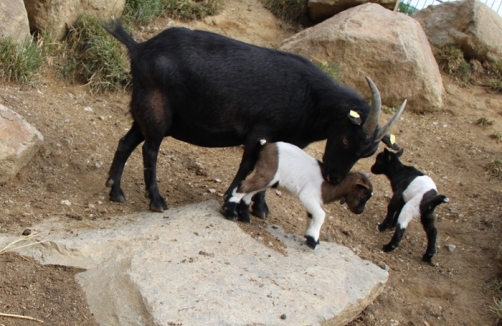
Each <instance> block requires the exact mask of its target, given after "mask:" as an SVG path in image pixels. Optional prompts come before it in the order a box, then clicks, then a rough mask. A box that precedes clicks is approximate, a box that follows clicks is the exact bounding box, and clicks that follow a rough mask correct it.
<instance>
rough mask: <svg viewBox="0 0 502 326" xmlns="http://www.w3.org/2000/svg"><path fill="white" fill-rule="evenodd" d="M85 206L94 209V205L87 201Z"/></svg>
mask: <svg viewBox="0 0 502 326" xmlns="http://www.w3.org/2000/svg"><path fill="white" fill-rule="evenodd" d="M87 208H90V209H94V208H96V206H95V205H94V204H91V203H89V204H87Z"/></svg>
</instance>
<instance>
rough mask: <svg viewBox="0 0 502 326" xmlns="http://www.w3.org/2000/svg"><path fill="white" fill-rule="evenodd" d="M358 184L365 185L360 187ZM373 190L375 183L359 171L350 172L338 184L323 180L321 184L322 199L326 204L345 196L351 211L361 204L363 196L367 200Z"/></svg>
mask: <svg viewBox="0 0 502 326" xmlns="http://www.w3.org/2000/svg"><path fill="white" fill-rule="evenodd" d="M357 185H360V186H363V187H358V186H357ZM372 192H373V185H372V183H371V181H370V180H369V178H368V177H367V176H365V175H363V174H362V173H359V172H349V174H347V176H346V177H345V179H343V180H342V182H340V183H339V184H337V185H332V184H330V183H328V182H326V181H323V183H322V185H321V194H322V201H323V203H324V204H328V203H331V202H334V201H336V200H339V199H342V198H344V197H345V202H346V203H347V206H349V209H350V210H351V211H354V210H355V209H357V207H359V206H360V205H361V198H364V199H365V201H367V200H368V199H369V198H370V197H371V196H370V194H371V193H372Z"/></svg>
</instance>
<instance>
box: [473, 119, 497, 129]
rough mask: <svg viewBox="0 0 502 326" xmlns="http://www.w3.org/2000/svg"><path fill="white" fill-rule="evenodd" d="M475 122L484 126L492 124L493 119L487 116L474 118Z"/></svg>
mask: <svg viewBox="0 0 502 326" xmlns="http://www.w3.org/2000/svg"><path fill="white" fill-rule="evenodd" d="M476 124H477V125H478V126H480V127H482V128H486V127H488V126H491V125H492V124H493V120H488V118H485V117H481V118H479V119H478V120H476Z"/></svg>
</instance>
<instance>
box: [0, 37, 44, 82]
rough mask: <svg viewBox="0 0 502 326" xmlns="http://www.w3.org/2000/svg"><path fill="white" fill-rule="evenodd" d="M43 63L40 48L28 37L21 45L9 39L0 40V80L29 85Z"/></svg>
mask: <svg viewBox="0 0 502 326" xmlns="http://www.w3.org/2000/svg"><path fill="white" fill-rule="evenodd" d="M43 63H44V54H43V51H42V49H41V47H40V46H39V45H38V44H37V43H36V42H34V41H33V39H32V38H31V37H30V38H28V39H26V41H25V42H24V43H23V44H22V45H18V44H17V43H15V42H14V41H13V40H12V39H10V38H2V39H0V78H1V79H3V80H5V81H13V82H17V83H20V84H31V83H33V82H34V81H35V79H36V76H37V74H38V72H39V70H40V68H41V66H42V64H43Z"/></svg>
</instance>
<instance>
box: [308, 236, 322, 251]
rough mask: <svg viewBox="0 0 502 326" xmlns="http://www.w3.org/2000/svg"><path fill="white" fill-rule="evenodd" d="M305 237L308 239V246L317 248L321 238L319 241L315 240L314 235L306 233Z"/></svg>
mask: <svg viewBox="0 0 502 326" xmlns="http://www.w3.org/2000/svg"><path fill="white" fill-rule="evenodd" d="M305 239H307V241H306V242H307V246H309V248H312V249H315V248H317V246H318V245H319V240H317V241H316V240H314V237H312V236H310V235H306V236H305Z"/></svg>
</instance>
